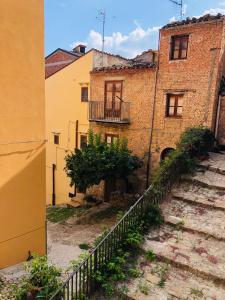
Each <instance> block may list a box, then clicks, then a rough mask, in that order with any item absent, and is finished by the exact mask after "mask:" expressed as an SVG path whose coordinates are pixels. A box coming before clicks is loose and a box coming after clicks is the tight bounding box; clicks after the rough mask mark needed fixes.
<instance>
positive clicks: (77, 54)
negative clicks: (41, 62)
mask: <svg viewBox="0 0 225 300" xmlns="http://www.w3.org/2000/svg"><path fill="white" fill-rule="evenodd" d="M57 51H63V52H65V53H68V54H71V55H73V56H76V57H80V56H82V55H83V54H82V53H75V52H73V51H68V50H65V49H62V48H57V49H56V50H54V51H53V52H51V53H50V54H48V55H47V56H46V57H45V59H47V58H49V57H50V56H51V55H53V54H55V53H56V52H57Z"/></svg>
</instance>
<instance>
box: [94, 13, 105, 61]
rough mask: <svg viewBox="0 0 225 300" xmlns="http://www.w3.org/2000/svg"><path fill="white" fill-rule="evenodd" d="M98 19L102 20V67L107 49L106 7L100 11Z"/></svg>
mask: <svg viewBox="0 0 225 300" xmlns="http://www.w3.org/2000/svg"><path fill="white" fill-rule="evenodd" d="M96 19H98V20H100V21H101V22H102V67H103V65H104V50H105V22H106V12H105V10H104V9H102V10H100V11H99V12H98V16H97V17H96Z"/></svg>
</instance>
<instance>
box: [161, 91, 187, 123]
mask: <svg viewBox="0 0 225 300" xmlns="http://www.w3.org/2000/svg"><path fill="white" fill-rule="evenodd" d="M171 96H172V97H175V102H174V106H171V105H170V98H171ZM183 97H184V94H173V93H169V94H167V95H166V114H165V117H166V118H176V119H181V118H182V117H183V107H184V106H183V103H182V106H180V105H178V101H179V98H182V99H183ZM170 107H174V114H173V115H170V114H169V109H170ZM178 107H182V114H181V115H178V114H177V108H178Z"/></svg>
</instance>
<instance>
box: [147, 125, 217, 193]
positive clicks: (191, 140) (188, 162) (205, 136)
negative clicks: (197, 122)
mask: <svg viewBox="0 0 225 300" xmlns="http://www.w3.org/2000/svg"><path fill="white" fill-rule="evenodd" d="M214 142H215V137H214V135H213V132H212V131H211V130H210V129H208V128H205V127H194V128H189V129H187V130H186V131H185V132H184V133H183V134H182V135H181V138H180V141H179V142H178V144H177V149H176V150H174V151H173V152H171V153H170V154H169V155H168V157H167V158H166V159H165V160H164V161H163V162H162V163H161V165H160V167H159V168H158V170H157V172H156V174H155V177H154V178H153V181H152V187H151V190H150V193H149V194H150V195H157V194H160V193H162V191H163V189H164V188H165V187H166V186H167V184H168V182H170V183H171V184H173V183H175V182H176V181H177V180H178V179H179V178H181V176H182V175H185V174H191V173H193V172H194V171H195V170H196V168H197V166H198V159H199V158H201V157H202V156H203V157H204V156H207V155H208V152H209V151H212V150H213V147H214Z"/></svg>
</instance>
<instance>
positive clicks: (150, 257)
mask: <svg viewBox="0 0 225 300" xmlns="http://www.w3.org/2000/svg"><path fill="white" fill-rule="evenodd" d="M145 258H146V259H147V260H148V261H151V262H152V261H155V260H156V254H155V253H154V252H153V251H152V250H148V251H146V252H145Z"/></svg>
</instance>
